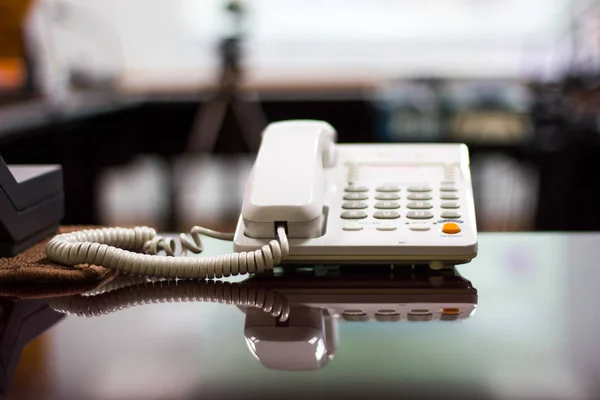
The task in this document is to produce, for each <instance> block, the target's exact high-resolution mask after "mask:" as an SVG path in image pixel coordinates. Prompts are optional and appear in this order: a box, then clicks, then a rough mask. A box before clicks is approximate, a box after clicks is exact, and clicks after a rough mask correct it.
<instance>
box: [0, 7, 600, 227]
mask: <svg viewBox="0 0 600 400" xmlns="http://www.w3.org/2000/svg"><path fill="white" fill-rule="evenodd" d="M598 3H599V1H580V0H447V1H444V2H439V1H433V0H419V1H415V0H371V1H364V0H363V1H358V0H343V1H342V0H319V1H316V0H308V1H307V0H304V1H297V0H279V1H266V0H249V1H243V2H242V1H223V0H203V1H194V0H85V1H84V0H79V1H77V0H28V1H25V0H0V155H1V156H2V157H4V159H5V160H6V161H7V162H8V163H10V164H19V163H60V164H62V165H63V168H64V173H65V190H66V196H67V208H66V218H65V221H64V223H65V224H106V225H115V224H149V225H153V226H155V227H158V228H159V229H161V230H165V231H179V230H185V229H187V228H189V227H190V226H192V225H194V224H203V225H207V226H212V227H214V228H216V229H233V228H234V227H235V223H236V219H237V216H238V215H239V208H240V204H241V198H242V189H243V185H244V182H245V179H246V175H247V173H248V170H249V168H250V166H251V163H252V160H253V157H254V154H255V152H256V150H257V147H258V141H259V135H260V131H261V130H262V128H263V127H264V126H265V125H266V124H267V123H268V122H269V121H276V120H281V119H288V118H313V119H323V120H327V121H329V122H330V123H331V124H332V125H333V126H335V127H336V128H337V130H338V131H339V141H340V142H386V143H405V142H463V143H466V144H467V145H468V146H469V148H470V151H471V159H472V165H471V169H472V174H473V179H474V182H473V183H474V189H475V199H476V206H477V217H478V219H477V223H478V225H479V230H480V231H529V230H597V229H600V208H599V207H595V206H594V204H597V203H598V202H600V185H598V184H597V179H598V178H597V176H598V173H599V172H600V171H599V170H600V165H599V163H597V162H596V159H597V158H598V157H599V156H600V146H599V144H600V143H599V135H598V133H599V129H600V126H599V122H600V119H599V118H598V117H599V116H600V114H599V111H600V101H599V100H600V98H598V99H597V98H596V96H597V95H598V90H597V89H598V84H599V83H600V81H599V80H598V79H597V78H598V77H600V24H599V22H600V19H599V11H600V8H599V6H600V4H598Z"/></svg>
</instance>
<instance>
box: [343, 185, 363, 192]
mask: <svg viewBox="0 0 600 400" xmlns="http://www.w3.org/2000/svg"><path fill="white" fill-rule="evenodd" d="M344 190H345V191H346V192H368V191H369V188H368V187H366V186H358V185H357V186H354V185H352V186H346V188H345V189H344Z"/></svg>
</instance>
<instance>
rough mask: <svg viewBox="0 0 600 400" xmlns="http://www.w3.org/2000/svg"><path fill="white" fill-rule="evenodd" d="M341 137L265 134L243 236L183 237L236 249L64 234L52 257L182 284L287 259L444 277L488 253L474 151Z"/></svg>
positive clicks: (146, 235)
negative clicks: (483, 247) (424, 270)
mask: <svg viewBox="0 0 600 400" xmlns="http://www.w3.org/2000/svg"><path fill="white" fill-rule="evenodd" d="M336 140H337V132H336V131H335V129H334V128H333V127H332V126H331V125H330V124H328V123H327V122H324V121H313V120H292V121H282V122H275V123H272V124H270V125H269V126H268V127H267V128H266V129H265V131H264V132H263V135H262V141H261V146H260V149H259V151H258V154H257V157H256V161H255V163H254V165H253V167H252V169H251V172H250V174H249V177H248V180H247V183H246V188H245V193H244V199H243V203H242V210H241V215H240V217H239V222H238V226H237V229H236V231H235V232H233V233H221V232H215V231H212V230H210V229H207V228H204V227H200V226H196V227H194V228H193V229H192V231H191V238H192V240H190V239H189V238H188V236H187V235H185V234H181V235H180V242H181V248H182V251H183V252H182V254H183V255H185V253H187V252H193V253H200V252H201V251H202V249H203V247H202V242H201V235H208V236H212V237H216V238H219V239H223V240H232V241H233V248H234V253H232V254H225V255H220V256H213V257H180V256H179V254H176V253H177V251H176V243H175V241H173V240H169V239H165V238H163V237H161V236H158V235H157V233H156V231H155V230H154V229H152V228H149V227H137V228H134V229H124V228H107V229H101V230H88V231H82V232H76V233H68V234H61V235H57V236H56V237H54V238H53V239H52V240H51V241H50V242H49V243H48V246H47V248H46V252H47V255H48V257H49V258H50V259H51V260H53V261H56V262H59V263H62V264H66V265H75V264H85V263H87V264H94V265H102V266H105V267H108V268H114V269H117V270H119V271H121V272H122V273H126V274H132V275H141V276H149V277H163V278H175V277H177V278H182V279H205V278H220V277H224V276H230V275H237V274H246V273H262V272H265V271H268V270H271V269H273V267H274V266H276V265H280V264H287V263H320V264H321V263H332V264H345V263H350V264H352V263H366V264H375V263H382V264H408V265H412V264H422V263H426V264H429V266H430V268H432V269H436V270H437V269H443V268H446V267H450V268H451V267H453V266H454V265H456V264H461V263H467V262H470V261H471V260H472V259H473V258H474V257H476V255H477V229H476V221H475V207H474V201H473V192H472V185H471V175H470V170H469V155H468V149H467V147H466V146H465V145H464V144H336ZM162 252H164V253H165V255H161V254H160V253H162Z"/></svg>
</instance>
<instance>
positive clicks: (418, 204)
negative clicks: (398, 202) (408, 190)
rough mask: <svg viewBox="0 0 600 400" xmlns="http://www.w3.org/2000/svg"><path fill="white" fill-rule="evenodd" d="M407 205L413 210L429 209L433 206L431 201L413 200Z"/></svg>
mask: <svg viewBox="0 0 600 400" xmlns="http://www.w3.org/2000/svg"><path fill="white" fill-rule="evenodd" d="M406 207H408V208H410V209H412V210H429V209H430V208H433V206H432V205H431V203H429V202H427V201H411V202H410V203H408V204H407V205H406Z"/></svg>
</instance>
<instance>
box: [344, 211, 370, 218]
mask: <svg viewBox="0 0 600 400" xmlns="http://www.w3.org/2000/svg"><path fill="white" fill-rule="evenodd" d="M341 217H342V218H344V219H361V218H367V214H366V213H365V212H364V211H344V212H343V213H342V215H341Z"/></svg>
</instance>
